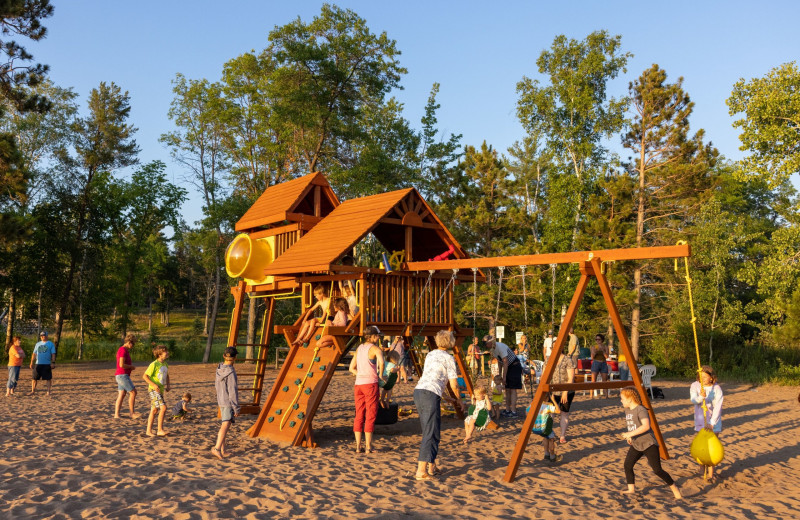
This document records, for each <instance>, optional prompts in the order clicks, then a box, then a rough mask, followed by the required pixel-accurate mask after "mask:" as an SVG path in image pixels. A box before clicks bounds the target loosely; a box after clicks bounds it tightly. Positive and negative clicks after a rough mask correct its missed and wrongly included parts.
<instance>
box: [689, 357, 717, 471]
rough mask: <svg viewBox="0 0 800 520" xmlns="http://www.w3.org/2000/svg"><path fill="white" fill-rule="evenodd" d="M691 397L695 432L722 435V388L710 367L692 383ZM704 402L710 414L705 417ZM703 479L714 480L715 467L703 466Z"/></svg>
mask: <svg viewBox="0 0 800 520" xmlns="http://www.w3.org/2000/svg"><path fill="white" fill-rule="evenodd" d="M689 395H690V397H691V400H692V403H694V431H696V432H699V431H700V430H702V429H703V428H707V429H709V430H712V431H713V432H714V433H715V434H716V435H717V437H719V435H720V433H722V401H723V398H722V388H720V386H719V385H718V384H717V374H716V372H714V369H713V368H711V367H710V366H708V365H703V366H702V367H700V372H699V373H698V375H697V381H695V382H694V383H692V386H691V388H690V389H689ZM703 401H705V402H706V409H707V410H708V413H707V414H706V416H705V418H704V417H703ZM703 478H704V479H706V480H714V466H703Z"/></svg>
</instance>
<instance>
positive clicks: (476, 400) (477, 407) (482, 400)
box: [464, 376, 499, 444]
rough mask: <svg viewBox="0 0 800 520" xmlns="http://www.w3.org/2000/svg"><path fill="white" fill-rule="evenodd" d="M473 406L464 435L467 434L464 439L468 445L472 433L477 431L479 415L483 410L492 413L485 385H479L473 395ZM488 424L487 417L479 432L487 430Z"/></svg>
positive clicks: (466, 421)
mask: <svg viewBox="0 0 800 520" xmlns="http://www.w3.org/2000/svg"><path fill="white" fill-rule="evenodd" d="M498 377H499V376H498ZM472 405H473V408H472V413H470V414H469V416H467V417H466V418H465V419H464V433H465V434H466V435H465V437H464V444H467V443H468V442H469V441H470V439H471V438H472V432H474V431H475V428H476V424H475V423H476V422H477V420H478V414H479V413H480V412H481V410H486V412H487V414H491V413H492V402H491V400H490V399H489V396H488V392H487V391H486V387H485V386H484V385H479V386H477V387H476V388H475V393H474V394H472ZM488 423H489V417H488V415H487V417H486V419H485V420H484V421H483V424H481V425H480V426H477V429H478V431H481V430H483V429H484V428H486V425H487V424H488Z"/></svg>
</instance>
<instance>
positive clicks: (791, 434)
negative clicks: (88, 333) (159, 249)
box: [0, 363, 800, 520]
mask: <svg viewBox="0 0 800 520" xmlns="http://www.w3.org/2000/svg"><path fill="white" fill-rule="evenodd" d="M144 368H145V367H144V366H137V369H136V370H135V371H134V373H133V379H134V382H135V383H136V385H137V389H138V390H139V395H138V399H137V411H139V412H141V413H142V414H143V415H144V417H142V418H140V419H137V420H131V419H117V420H115V419H113V418H112V416H113V406H114V400H115V398H116V384H115V382H114V376H113V373H114V369H113V363H92V364H80V365H59V366H58V367H57V368H56V369H55V371H54V385H53V396H52V397H50V398H48V397H46V396H45V395H44V393H43V392H37V395H35V396H25V395H24V394H25V393H26V392H27V391H29V390H30V371H29V370H27V369H25V370H23V373H22V374H21V378H20V386H19V387H18V389H17V395H16V396H15V397H13V398H2V399H0V410H1V411H2V418H0V424H1V425H2V430H1V431H2V432H3V438H4V439H3V441H4V442H3V443H2V447H1V448H0V450H2V461H3V463H2V469H1V470H0V472H1V474H2V477H1V479H0V482H2V484H1V485H0V499H1V500H0V516H1V517H2V518H8V519H12V518H13V519H23V518H36V519H44V518H48V519H49V518H53V519H59V518H174V519H193V518H246V519H251V518H341V519H350V518H389V519H391V518H455V517H457V518H508V519H511V518H567V517H574V518H616V517H620V516H623V515H624V516H625V517H626V518H650V519H672V518H677V519H683V518H685V519H687V520H688V519H693V520H694V519H703V518H709V519H710V518H753V519H756V518H757V519H766V518H798V516H799V515H800V513H798V511H800V485H799V484H800V435H799V434H800V428H798V426H800V406H799V405H798V402H797V389H796V388H791V387H773V386H760V387H751V386H749V385H740V384H726V383H725V382H724V381H723V382H722V388H723V391H724V392H725V405H724V409H723V434H722V436H721V438H722V441H723V443H724V445H725V451H726V458H725V461H724V462H723V463H722V464H721V465H720V466H719V467H718V475H719V477H718V479H717V480H716V482H714V483H712V484H708V483H705V482H704V481H703V479H702V478H701V473H702V472H701V469H700V467H699V466H697V464H696V463H695V462H694V461H693V460H691V459H690V457H689V455H688V453H689V445H690V443H691V439H692V436H693V429H692V424H693V423H692V408H691V404H690V403H689V399H688V394H689V383H690V382H689V381H685V382H679V381H659V380H657V379H656V380H655V384H657V385H659V386H660V387H661V388H663V389H664V393H665V396H666V399H664V400H661V399H657V400H656V401H655V403H654V407H655V410H656V414H657V417H658V420H659V424H660V426H661V429H662V432H663V434H664V437H665V439H666V441H667V444H668V448H669V450H670V453H671V455H672V459H671V460H669V461H666V462H665V463H664V467H665V469H666V470H667V471H668V472H669V473H670V474H671V475H672V476H673V477H674V478H675V480H676V481H677V483H678V485H679V486H680V488H681V490H682V491H683V494H684V497H685V498H684V499H683V500H680V501H677V502H676V501H675V500H674V499H673V498H672V495H671V493H670V492H669V489H668V488H667V487H666V486H664V485H663V484H662V482H661V481H660V480H658V479H657V477H655V476H654V475H653V474H652V472H651V470H650V468H649V466H647V464H646V462H645V460H644V459H642V460H641V461H640V462H639V464H638V465H637V467H636V469H637V486H638V487H639V493H638V494H637V495H636V496H634V497H627V496H622V495H620V491H621V490H622V489H623V488H624V487H625V483H624V474H623V472H622V462H623V459H624V456H625V453H626V451H627V445H626V444H625V442H624V441H623V440H621V439H620V437H619V434H620V433H621V432H622V431H623V430H624V416H623V412H622V408H621V407H620V405H619V399H618V398H616V392H615V397H614V398H612V399H590V398H589V396H588V395H587V396H581V395H580V392H579V393H578V396H577V397H576V400H575V403H574V404H573V412H572V414H571V424H570V428H569V431H568V437H569V442H568V443H567V444H565V445H560V446H559V449H560V450H561V451H560V452H561V453H562V454H563V456H564V458H563V461H561V462H560V463H558V464H556V465H551V464H550V463H545V462H544V461H542V460H541V459H542V448H541V445H540V442H538V438H535V437H531V444H530V445H529V448H528V451H527V453H526V456H525V459H524V460H523V462H522V465H521V467H520V470H519V472H518V475H517V479H516V481H515V482H514V483H512V484H507V483H505V482H503V481H502V476H503V474H504V472H505V469H506V466H507V465H508V459H509V456H510V454H511V451H512V449H513V446H514V443H515V442H516V439H517V436H518V434H519V430H520V428H521V425H522V422H523V419H524V417H522V416H521V417H520V418H518V419H501V421H500V426H501V427H500V428H499V429H498V430H494V431H489V430H486V431H483V432H479V433H477V434H476V437H475V439H474V441H473V442H472V443H470V444H469V445H467V446H464V445H463V444H462V440H463V437H464V430H463V423H462V422H461V421H459V420H458V419H455V418H453V417H445V418H443V421H442V444H441V451H440V459H439V463H440V465H441V468H442V470H443V474H442V475H441V476H440V477H439V479H438V480H437V481H433V482H417V481H415V480H414V479H413V470H414V467H415V463H416V459H417V452H418V448H419V440H420V436H419V422H418V418H417V416H416V414H413V415H411V416H410V417H407V418H402V419H401V420H400V421H399V422H398V423H397V424H394V425H390V426H376V434H375V435H376V437H375V439H376V440H375V445H376V447H377V452H376V453H373V454H355V453H354V451H353V447H354V443H353V435H352V415H353V395H352V384H353V381H352V379H351V376H350V375H349V374H347V373H346V372H344V371H340V372H337V373H336V375H335V376H334V378H333V381H332V383H331V386H330V387H329V389H328V392H327V393H326V396H325V398H324V400H323V402H322V405H321V407H320V412H319V413H318V414H317V417H316V418H315V420H314V427H315V440H316V441H317V442H318V443H319V447H318V448H316V449H313V450H309V449H304V448H287V447H282V446H278V445H276V444H272V443H270V442H268V441H264V440H253V439H251V438H249V437H247V436H246V435H245V433H244V432H245V430H246V429H247V428H248V427H249V426H250V425H251V424H252V423H253V421H254V420H255V416H241V417H239V418H238V419H237V421H236V424H235V425H233V427H232V429H231V433H230V435H229V448H228V449H229V451H231V452H232V457H230V458H229V459H226V460H225V461H219V460H217V459H216V458H214V457H213V456H211V453H210V452H209V450H210V448H211V447H212V445H213V442H214V440H215V436H216V432H217V430H218V428H219V422H218V421H217V419H216V401H215V397H214V384H213V380H214V366H212V365H198V364H193V365H189V364H179V363H176V364H171V365H170V375H171V380H172V383H173V388H172V391H171V392H170V393H169V394H168V395H167V405H168V406H169V407H171V406H172V405H173V404H174V403H175V402H176V400H179V399H180V396H181V394H182V393H183V392H185V391H189V392H191V393H192V395H193V396H194V400H193V402H192V405H191V407H192V409H193V417H192V418H191V419H190V420H188V421H186V422H168V423H166V429H168V431H169V432H170V436H169V437H167V438H150V437H147V436H146V435H145V420H146V412H147V410H148V406H149V400H148V399H147V398H146V392H145V391H144V390H145V388H144V384H143V382H142V381H141V374H142V372H143V370H144ZM276 373H277V371H275V370H270V371H269V372H268V377H269V378H270V380H269V382H268V386H269V385H271V378H272V377H274V376H275V374H276ZM40 388H41V386H40ZM396 390H397V391H396V392H395V400H396V401H398V402H399V403H400V405H401V407H403V408H409V407H413V401H412V397H411V395H412V391H413V384H408V385H403V384H399V385H398V386H397V387H396ZM527 404H528V398H527V397H524V398H522V399H521V400H520V411H523V410H524V407H525V406H527ZM123 409H124V408H123ZM556 423H557V421H556Z"/></svg>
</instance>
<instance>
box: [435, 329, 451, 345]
mask: <svg viewBox="0 0 800 520" xmlns="http://www.w3.org/2000/svg"><path fill="white" fill-rule="evenodd" d="M434 339H435V341H436V346H437V347H439V348H444V349H447V350H451V349H452V348H453V347H454V346H455V344H456V337H455V336H454V335H453V332H452V331H450V330H440V331H439V332H437V333H436V338H434Z"/></svg>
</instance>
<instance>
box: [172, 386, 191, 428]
mask: <svg viewBox="0 0 800 520" xmlns="http://www.w3.org/2000/svg"><path fill="white" fill-rule="evenodd" d="M191 402H192V394H190V393H189V392H186V393H185V394H183V397H182V398H181V400H180V401H178V402H177V403H175V406H173V407H172V420H173V421H174V420H175V419H180V420H182V421H185V420H186V414H188V413H189V407H188V406H186V405H188V404H189V403H191Z"/></svg>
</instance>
